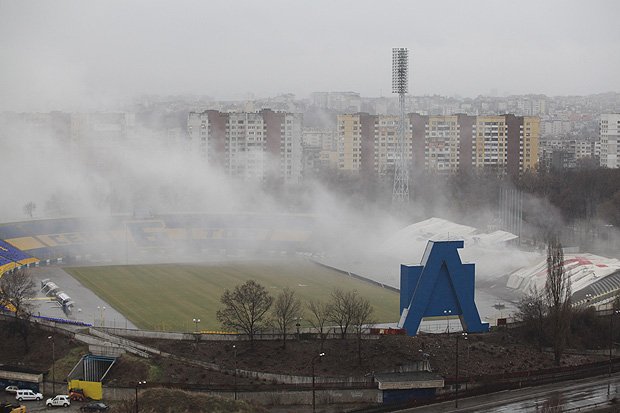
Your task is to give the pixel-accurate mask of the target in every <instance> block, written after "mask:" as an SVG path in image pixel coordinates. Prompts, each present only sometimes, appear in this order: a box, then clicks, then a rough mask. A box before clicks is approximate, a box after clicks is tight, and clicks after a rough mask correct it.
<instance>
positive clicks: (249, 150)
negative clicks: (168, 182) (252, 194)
mask: <svg viewBox="0 0 620 413" xmlns="http://www.w3.org/2000/svg"><path fill="white" fill-rule="evenodd" d="M187 132H188V137H189V140H190V147H191V150H192V151H194V152H196V153H199V154H200V155H201V156H202V157H203V158H204V159H205V160H206V161H207V162H208V163H209V164H211V165H216V166H219V167H221V168H223V169H224V170H225V171H226V173H227V174H229V175H230V176H234V177H239V178H242V179H245V180H254V179H258V180H263V179H266V178H276V179H282V180H283V181H285V182H291V183H293V182H298V181H299V180H300V179H301V172H302V144H301V138H302V115H301V114H296V113H285V112H274V111H272V110H269V109H264V110H261V111H260V112H240V113H239V112H231V113H222V112H219V111H214V110H207V111H204V112H200V113H197V112H190V114H189V116H188V120H187Z"/></svg>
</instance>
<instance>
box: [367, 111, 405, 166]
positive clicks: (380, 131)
mask: <svg viewBox="0 0 620 413" xmlns="http://www.w3.org/2000/svg"><path fill="white" fill-rule="evenodd" d="M373 118H374V122H373V123H374V127H373V135H372V137H371V138H372V143H373V158H374V159H373V171H374V172H375V173H376V174H378V175H379V176H385V175H386V174H388V172H391V173H392V174H393V173H394V168H395V161H396V159H397V156H396V149H397V147H398V145H397V143H398V142H397V141H398V133H399V131H398V123H399V117H398V116H374V117H373ZM405 131H409V127H408V126H406V127H405ZM410 145H411V133H408V132H407V133H406V134H405V148H407V147H408V146H410ZM407 153H408V154H410V152H409V151H407ZM410 158H411V157H410V156H407V155H405V159H410Z"/></svg>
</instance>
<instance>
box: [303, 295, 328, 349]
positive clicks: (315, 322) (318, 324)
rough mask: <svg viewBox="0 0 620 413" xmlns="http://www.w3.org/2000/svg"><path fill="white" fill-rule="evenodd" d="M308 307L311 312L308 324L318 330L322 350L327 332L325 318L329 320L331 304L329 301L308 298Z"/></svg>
mask: <svg viewBox="0 0 620 413" xmlns="http://www.w3.org/2000/svg"><path fill="white" fill-rule="evenodd" d="M308 309H309V310H310V313H311V314H312V317H311V318H310V324H311V325H312V327H314V328H315V329H316V330H317V331H318V332H319V336H320V338H321V350H323V343H324V342H325V339H326V338H327V334H326V331H325V324H326V323H327V320H329V317H330V314H331V306H330V304H329V303H326V302H324V301H319V300H310V301H309V302H308Z"/></svg>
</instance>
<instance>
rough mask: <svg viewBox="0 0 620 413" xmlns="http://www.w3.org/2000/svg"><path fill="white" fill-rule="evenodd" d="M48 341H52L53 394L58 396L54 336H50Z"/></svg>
mask: <svg viewBox="0 0 620 413" xmlns="http://www.w3.org/2000/svg"><path fill="white" fill-rule="evenodd" d="M47 338H48V340H52V394H53V395H54V396H55V395H56V343H55V340H54V336H48V337H47Z"/></svg>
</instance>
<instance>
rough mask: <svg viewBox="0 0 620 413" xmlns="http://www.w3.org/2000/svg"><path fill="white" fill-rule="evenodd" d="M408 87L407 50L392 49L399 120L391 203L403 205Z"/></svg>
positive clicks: (406, 198)
mask: <svg viewBox="0 0 620 413" xmlns="http://www.w3.org/2000/svg"><path fill="white" fill-rule="evenodd" d="M408 88H409V50H408V49H405V48H394V49H392V93H398V102H399V104H400V121H399V124H398V140H397V141H396V153H395V154H394V190H393V192H392V205H393V206H394V207H400V206H404V205H405V204H407V203H409V168H407V156H406V151H407V145H406V142H405V135H406V130H405V127H406V123H405V94H406V93H407V92H408Z"/></svg>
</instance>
